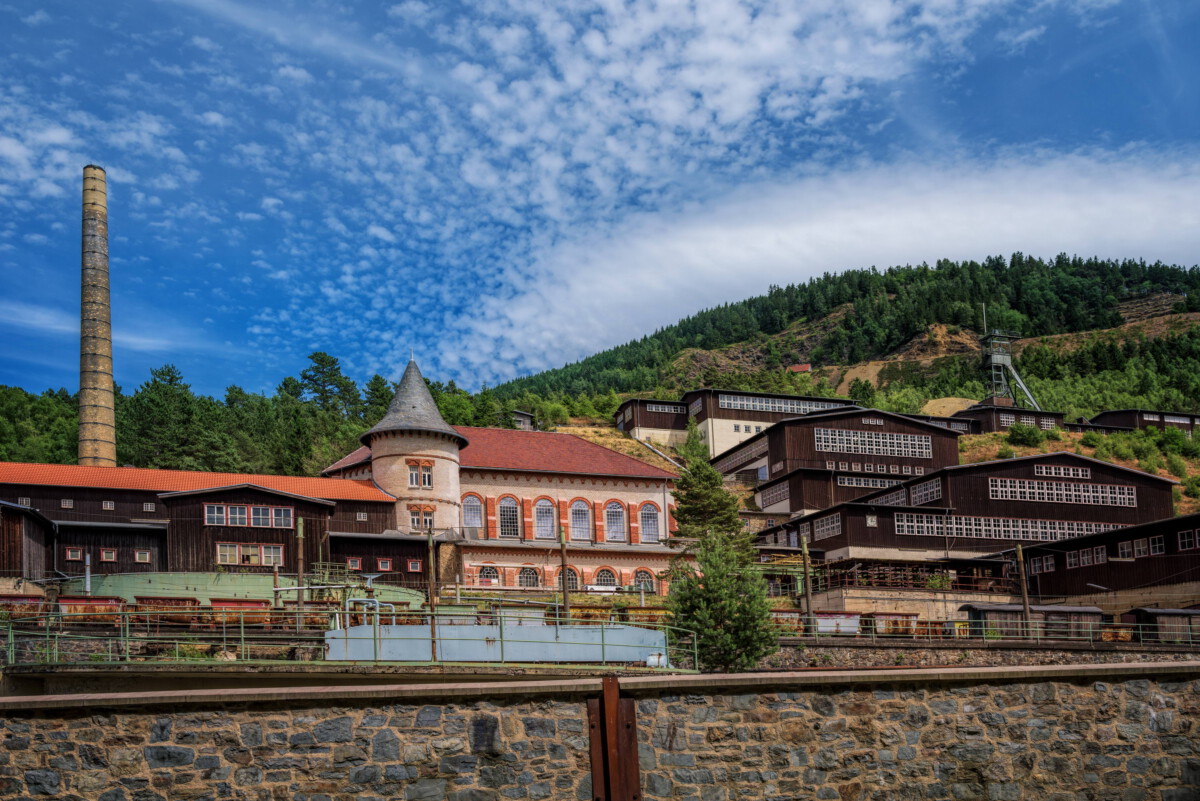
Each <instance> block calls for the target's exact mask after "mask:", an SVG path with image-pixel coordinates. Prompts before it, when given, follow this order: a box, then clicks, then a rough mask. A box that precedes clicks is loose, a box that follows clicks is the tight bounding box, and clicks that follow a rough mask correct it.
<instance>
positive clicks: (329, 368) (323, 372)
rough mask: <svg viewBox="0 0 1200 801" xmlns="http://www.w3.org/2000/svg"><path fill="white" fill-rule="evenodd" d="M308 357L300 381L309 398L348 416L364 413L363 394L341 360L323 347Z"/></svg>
mask: <svg viewBox="0 0 1200 801" xmlns="http://www.w3.org/2000/svg"><path fill="white" fill-rule="evenodd" d="M308 361H309V366H308V367H306V368H305V369H304V370H303V371H301V373H300V384H301V386H302V387H303V388H304V394H305V395H306V396H307V400H310V401H312V402H313V404H315V405H316V407H317V408H318V409H320V410H321V411H323V412H333V413H336V414H340V415H342V416H344V417H355V416H357V415H359V414H361V410H362V398H361V397H360V396H359V394H358V387H357V386H355V384H354V382H353V381H351V380H350V379H349V378H348V377H346V376H345V375H344V374H343V373H342V365H341V362H339V361H338V360H337V358H336V357H334V356H330V355H329V354H328V353H326V352H325V351H320V350H319V351H317V352H315V353H311V354H309V356H308ZM389 400H390V398H389Z"/></svg>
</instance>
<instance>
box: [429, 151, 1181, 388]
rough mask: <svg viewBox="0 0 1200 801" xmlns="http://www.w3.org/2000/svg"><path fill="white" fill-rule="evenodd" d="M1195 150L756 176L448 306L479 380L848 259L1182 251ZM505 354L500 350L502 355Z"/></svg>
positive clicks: (582, 241) (571, 243)
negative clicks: (457, 307)
mask: <svg viewBox="0 0 1200 801" xmlns="http://www.w3.org/2000/svg"><path fill="white" fill-rule="evenodd" d="M1197 226H1200V154H1197V153H1196V152H1182V153H1172V154H1156V153H1150V152H1146V153H1141V152H1136V151H1135V152H1124V153H1110V152H1098V151H1093V152H1084V153H1076V154H1069V155H1053V154H1037V153H1021V154H1015V153H1014V154H1010V155H1008V156H1001V157H997V158H995V159H994V160H991V161H987V162H977V161H958V162H953V163H944V164H923V163H913V162H901V163H898V164H891V165H877V166H867V167H863V168H859V169H855V170H851V171H840V172H837V173H829V174H825V175H817V176H812V177H808V178H802V179H798V180H794V181H788V182H784V183H769V182H762V183H759V184H757V185H755V186H748V187H742V188H741V189H739V190H737V191H735V192H732V193H730V194H729V195H727V196H725V197H722V198H720V199H716V200H713V201H712V202H708V203H704V204H702V205H701V206H700V207H698V208H694V209H692V210H690V211H687V212H681V213H663V214H642V215H639V216H636V217H633V218H631V219H629V220H626V221H624V222H622V223H620V224H618V225H614V226H611V227H609V228H607V229H606V230H604V231H602V232H596V233H592V234H587V235H583V236H579V237H573V238H570V239H568V240H565V241H562V242H560V243H558V244H556V245H554V246H553V247H550V248H548V249H546V250H545V251H543V252H541V253H539V254H537V256H536V259H535V268H534V269H533V270H532V271H529V272H528V273H524V274H521V275H514V276H513V278H512V280H513V286H514V291H513V292H512V293H511V294H510V295H507V296H504V297H497V298H492V299H490V300H488V301H487V302H485V303H484V304H483V306H482V308H481V309H477V310H475V311H474V312H473V313H472V314H471V315H470V316H468V317H466V318H464V319H463V321H462V323H463V324H464V326H465V328H466V331H467V332H468V334H467V335H466V336H464V337H463V338H462V339H461V341H460V342H459V343H458V344H459V345H460V346H459V347H457V348H450V349H448V350H450V351H452V352H457V353H458V354H460V357H459V361H460V364H461V366H462V368H465V369H468V370H471V371H473V372H476V373H478V374H482V375H487V376H489V377H490V378H491V379H492V380H496V379H503V378H510V377H513V376H514V375H516V374H517V372H518V371H517V370H516V369H514V367H512V366H511V365H513V364H514V361H515V363H516V364H519V365H522V366H524V367H526V368H532V369H535V370H536V369H542V368H546V367H554V366H558V365H561V364H564V363H566V362H570V361H574V360H576V359H578V358H581V357H583V356H585V355H587V354H589V353H593V352H595V351H596V350H599V349H601V348H604V347H609V346H612V345H616V344H619V343H621V342H624V341H627V340H629V339H631V338H635V337H638V336H641V335H642V334H645V333H647V332H649V331H652V330H654V329H655V328H657V327H660V326H663V325H667V324H670V323H672V322H674V321H675V320H677V319H679V318H680V317H683V316H686V315H688V314H690V313H692V312H694V311H696V310H698V309H700V308H704V307H708V306H713V305H716V304H720V303H725V302H729V301H735V300H740V299H742V298H745V297H748V296H751V295H755V294H759V293H762V292H765V291H766V289H767V287H768V285H770V284H781V285H782V284H787V283H796V282H801V281H804V280H806V279H808V278H811V277H813V276H817V275H820V274H822V273H824V272H837V271H840V270H843V269H846V268H852V267H870V266H877V267H880V268H884V267H888V266H892V265H895V264H906V263H908V264H916V263H921V262H931V263H932V262H933V261H935V260H937V259H939V258H949V259H980V258H983V257H984V256H986V255H989V254H999V255H1006V254H1009V253H1012V252H1013V251H1016V250H1023V251H1025V252H1027V253H1030V254H1033V255H1041V256H1054V255H1056V254H1058V253H1060V252H1066V253H1072V254H1076V253H1078V254H1081V255H1092V254H1096V255H1100V256H1102V257H1106V258H1107V257H1111V258H1123V257H1130V258H1139V257H1142V256H1145V255H1146V254H1154V256H1155V257H1156V258H1161V259H1162V260H1164V261H1175V262H1178V263H1181V264H1194V263H1195V261H1196V244H1197V242H1196V234H1195V231H1196V229H1197ZM514 357H515V359H514Z"/></svg>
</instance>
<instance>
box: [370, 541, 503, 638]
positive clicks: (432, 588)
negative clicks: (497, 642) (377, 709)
mask: <svg viewBox="0 0 1200 801" xmlns="http://www.w3.org/2000/svg"><path fill="white" fill-rule="evenodd" d="M425 543H426V545H427V546H428V549H429V550H428V553H427V554H426V557H427V561H428V563H429V566H428V567H427V568H426V570H425V575H426V577H427V579H428V581H429V658H430V661H431V662H436V661H437V574H436V573H435V572H434V565H433V558H434V553H433V528H432V527H430V528H427V529H426V530H425ZM376 609H378V607H376ZM500 627H501V629H503V628H504V620H503V619H501V621H500Z"/></svg>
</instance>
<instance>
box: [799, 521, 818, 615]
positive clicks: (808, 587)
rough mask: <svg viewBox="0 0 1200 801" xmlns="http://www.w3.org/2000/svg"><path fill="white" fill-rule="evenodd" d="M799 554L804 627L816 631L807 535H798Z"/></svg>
mask: <svg viewBox="0 0 1200 801" xmlns="http://www.w3.org/2000/svg"><path fill="white" fill-rule="evenodd" d="M800 556H801V558H802V559H803V560H804V618H805V619H804V627H805V629H808V630H811V631H812V634H813V635H814V636H815V635H816V633H817V617H816V615H814V614H813V599H812V568H811V567H810V565H809V563H808V537H806V536H804V535H803V534H801V535H800Z"/></svg>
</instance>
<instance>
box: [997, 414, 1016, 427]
mask: <svg viewBox="0 0 1200 801" xmlns="http://www.w3.org/2000/svg"><path fill="white" fill-rule="evenodd" d="M1015 422H1017V417H1016V415H1013V414H1005V413H1001V414H1000V427H1001V428H1008V427H1009V426H1011V425H1012V424H1013V423H1015Z"/></svg>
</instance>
